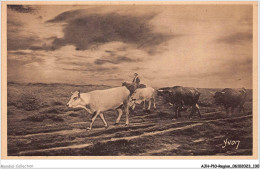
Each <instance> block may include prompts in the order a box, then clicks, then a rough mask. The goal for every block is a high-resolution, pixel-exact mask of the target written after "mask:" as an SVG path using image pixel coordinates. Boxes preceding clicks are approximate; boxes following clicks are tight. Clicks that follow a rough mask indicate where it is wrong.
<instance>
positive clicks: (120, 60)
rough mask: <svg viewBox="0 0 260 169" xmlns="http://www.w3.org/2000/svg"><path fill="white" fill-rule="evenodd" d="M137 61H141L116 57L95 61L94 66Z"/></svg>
mask: <svg viewBox="0 0 260 169" xmlns="http://www.w3.org/2000/svg"><path fill="white" fill-rule="evenodd" d="M139 61H141V60H137V59H131V58H128V57H126V56H118V57H114V58H108V59H96V60H95V64H96V65H103V64H105V63H111V64H120V63H124V62H139Z"/></svg>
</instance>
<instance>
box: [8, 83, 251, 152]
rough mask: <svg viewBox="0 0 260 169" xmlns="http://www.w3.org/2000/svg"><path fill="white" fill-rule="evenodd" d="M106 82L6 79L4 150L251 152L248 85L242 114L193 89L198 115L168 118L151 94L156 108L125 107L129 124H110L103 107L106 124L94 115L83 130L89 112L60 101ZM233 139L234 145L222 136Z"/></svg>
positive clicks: (168, 113)
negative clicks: (230, 111)
mask: <svg viewBox="0 0 260 169" xmlns="http://www.w3.org/2000/svg"><path fill="white" fill-rule="evenodd" d="M106 88H110V87H109V86H104V85H100V86H94V85H68V84H40V83H39V84H17V83H8V92H7V94H8V96H7V102H8V107H7V114H8V119H7V130H8V138H7V139H8V155H9V156H109V155H114V156H121V155H123V156H197V155H201V156H204V155H230V156H232V155H252V90H247V93H248V98H247V101H246V104H245V108H246V111H245V113H244V114H242V113H241V114H238V113H237V112H236V110H235V113H234V116H233V117H230V118H226V113H225V111H224V109H223V108H221V107H216V106H215V105H214V104H213V99H212V95H211V93H210V92H216V91H218V90H221V89H199V91H200V92H201V96H200V100H199V105H200V108H201V115H202V119H199V118H198V116H197V115H195V116H193V118H192V119H191V120H188V115H189V110H187V112H182V117H181V118H180V119H178V120H175V121H174V120H172V117H173V114H172V110H171V107H170V105H165V104H163V103H162V100H160V99H159V98H157V103H156V106H157V109H156V110H154V109H153V108H152V109H151V111H143V110H142V109H141V107H142V106H140V105H139V106H137V108H136V110H135V111H134V112H130V125H129V126H128V127H125V126H124V123H125V114H123V116H122V118H121V123H120V125H119V126H114V125H113V124H114V123H115V120H116V118H117V112H115V111H108V112H106V113H104V116H105V119H106V121H107V122H108V125H109V127H108V128H107V129H105V128H104V127H103V123H102V121H101V120H100V119H99V118H98V119H97V120H96V121H95V123H94V125H93V129H92V130H91V131H87V130H86V127H88V126H89V121H90V118H91V115H90V114H88V113H87V112H86V111H85V110H82V109H69V108H67V107H66V106H65V104H66V103H67V101H68V100H69V98H70V95H71V91H76V90H79V89H80V90H81V92H82V93H83V92H88V91H92V90H96V89H106ZM226 139H228V140H239V141H240V144H239V147H238V148H237V149H236V146H235V145H228V146H226V147H225V148H222V146H224V140H226Z"/></svg>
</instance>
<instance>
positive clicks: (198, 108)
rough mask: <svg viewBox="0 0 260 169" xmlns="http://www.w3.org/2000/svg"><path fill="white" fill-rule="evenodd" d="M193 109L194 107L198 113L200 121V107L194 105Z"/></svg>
mask: <svg viewBox="0 0 260 169" xmlns="http://www.w3.org/2000/svg"><path fill="white" fill-rule="evenodd" d="M195 107H196V110H197V111H198V114H199V117H200V119H201V114H200V107H199V105H198V104H196V105H195Z"/></svg>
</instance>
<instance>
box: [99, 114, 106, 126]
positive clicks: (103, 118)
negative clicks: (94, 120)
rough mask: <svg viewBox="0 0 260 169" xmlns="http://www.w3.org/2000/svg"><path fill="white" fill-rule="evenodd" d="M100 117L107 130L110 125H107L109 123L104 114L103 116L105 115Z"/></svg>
mask: <svg viewBox="0 0 260 169" xmlns="http://www.w3.org/2000/svg"><path fill="white" fill-rule="evenodd" d="M99 117H100V118H101V120H102V121H103V123H104V125H105V127H106V128H107V127H108V125H107V122H106V120H105V117H104V114H103V113H100V114H99Z"/></svg>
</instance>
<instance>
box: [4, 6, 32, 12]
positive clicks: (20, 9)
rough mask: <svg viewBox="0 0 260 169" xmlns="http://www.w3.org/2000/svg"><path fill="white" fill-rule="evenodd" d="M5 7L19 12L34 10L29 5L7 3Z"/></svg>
mask: <svg viewBox="0 0 260 169" xmlns="http://www.w3.org/2000/svg"><path fill="white" fill-rule="evenodd" d="M7 8H8V9H11V10H13V11H16V12H20V13H33V12H34V11H35V9H34V8H33V7H31V6H30V5H7Z"/></svg>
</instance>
